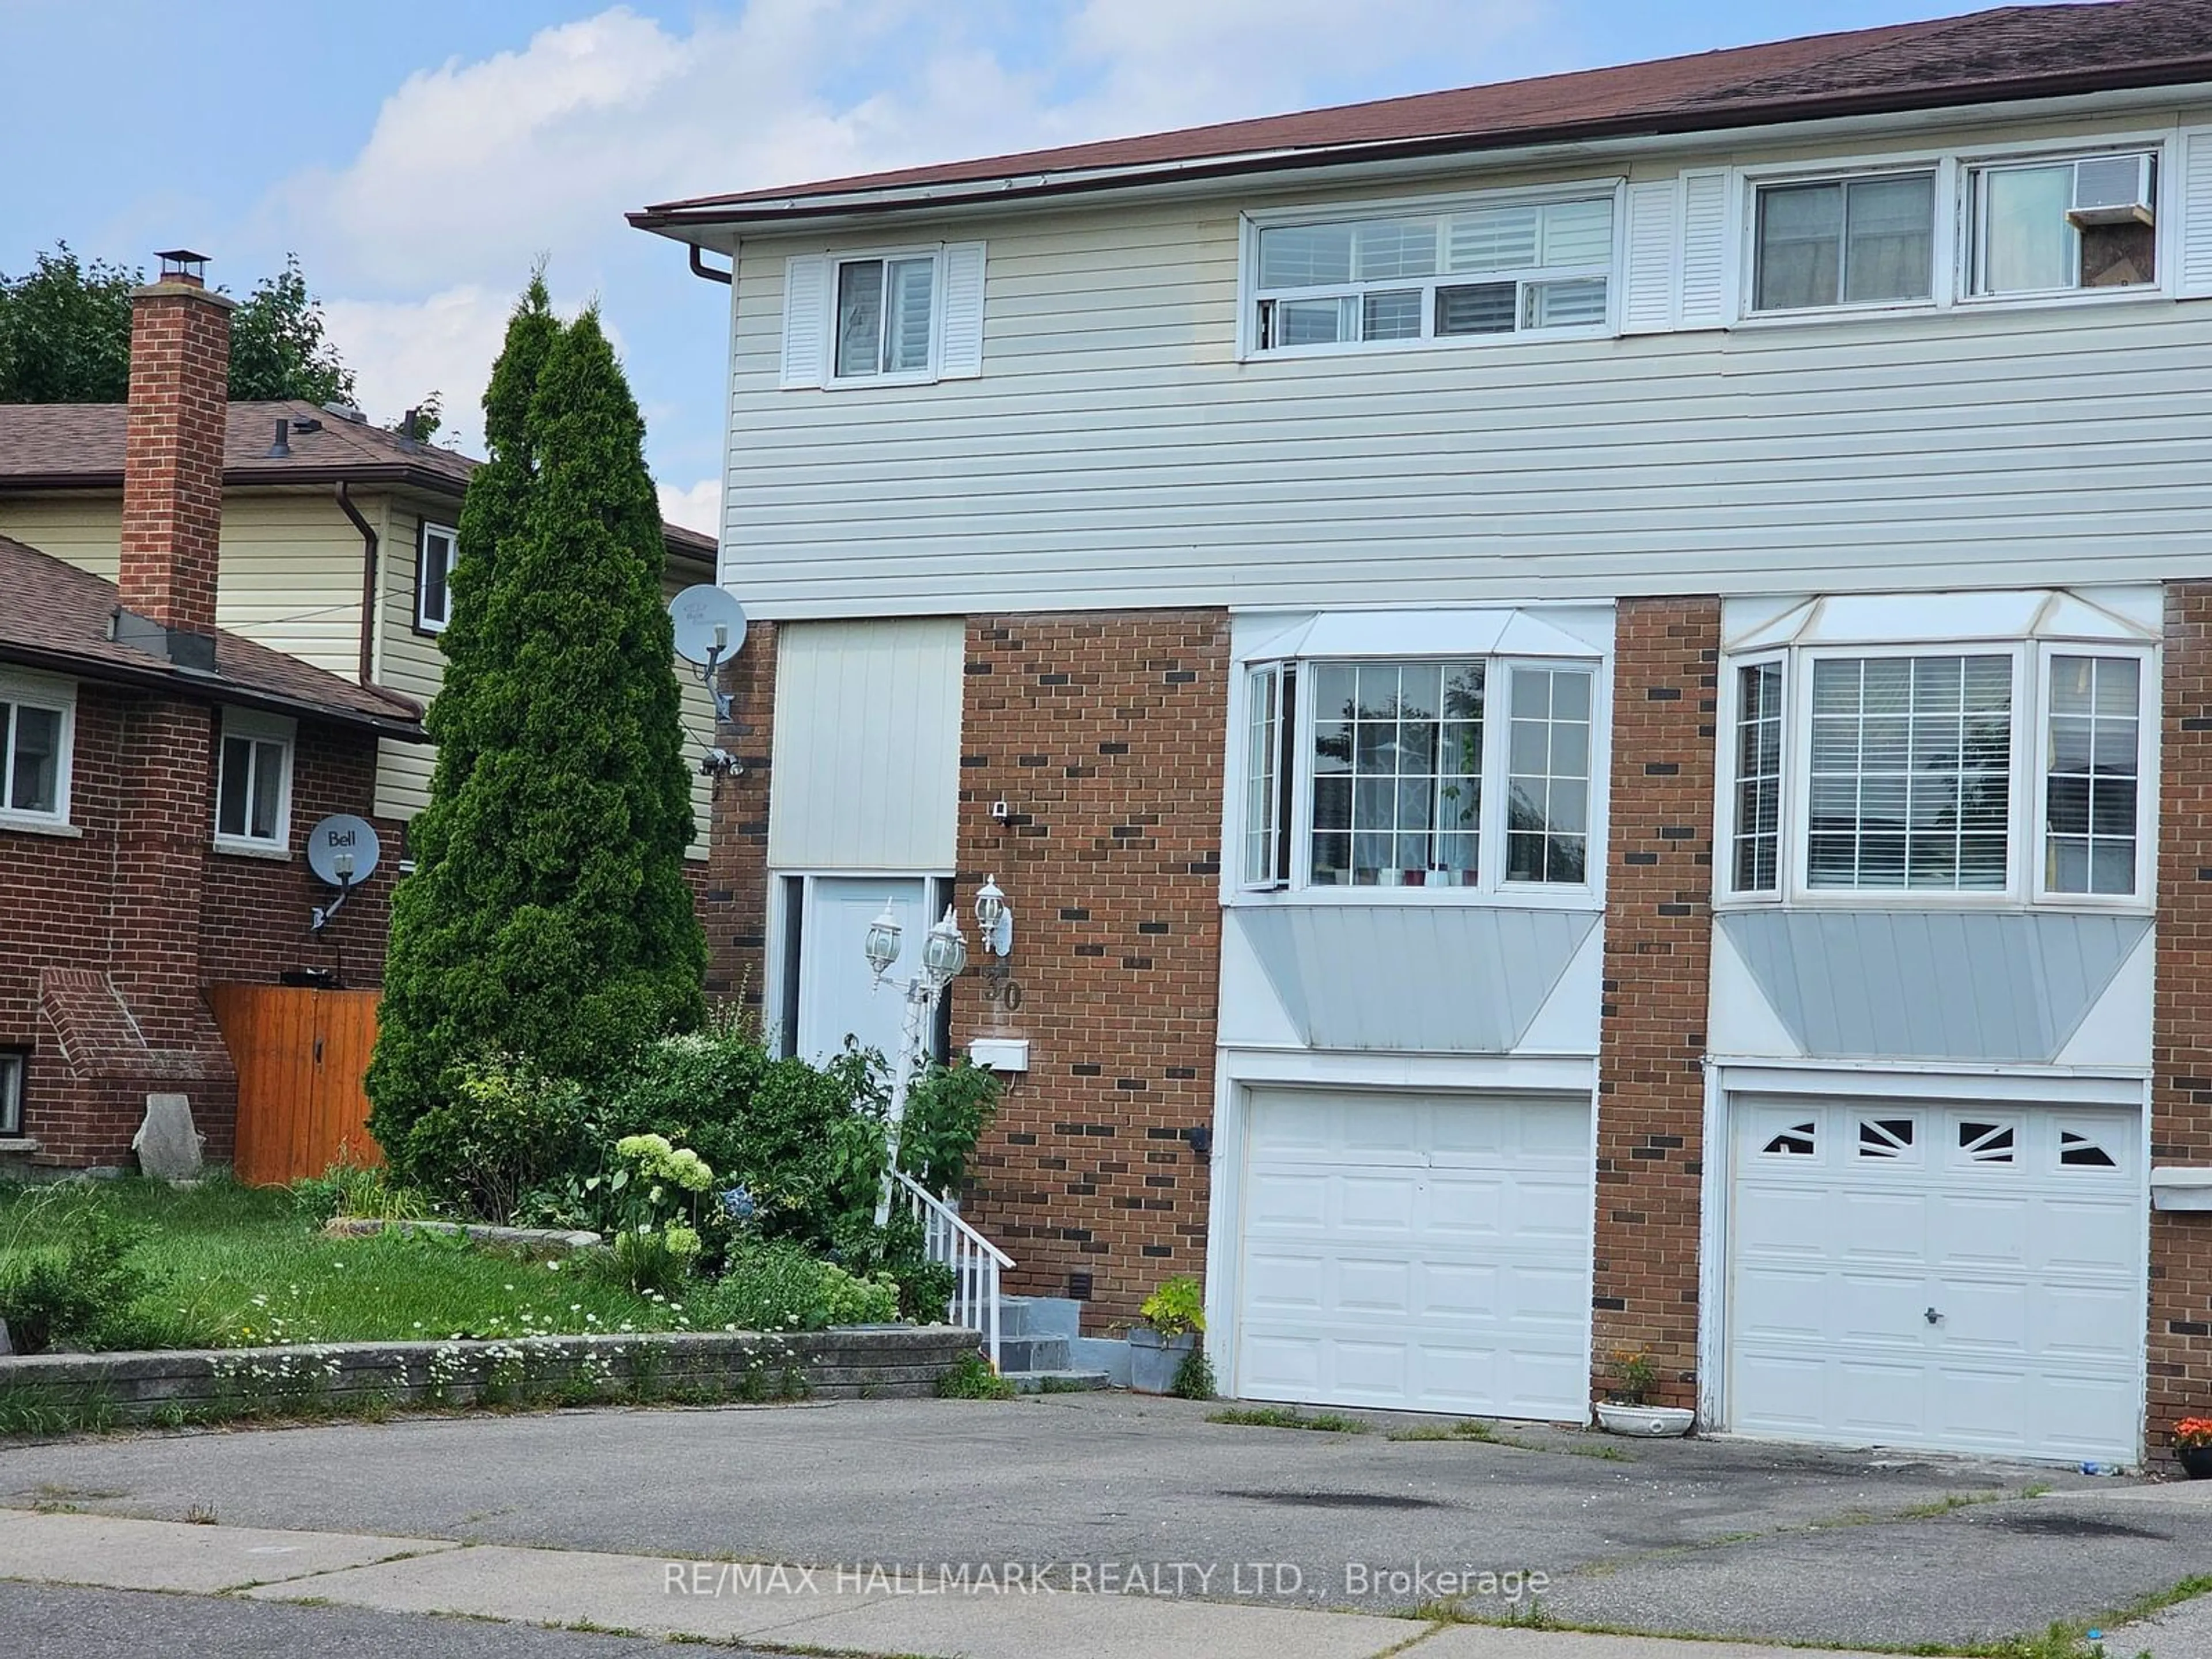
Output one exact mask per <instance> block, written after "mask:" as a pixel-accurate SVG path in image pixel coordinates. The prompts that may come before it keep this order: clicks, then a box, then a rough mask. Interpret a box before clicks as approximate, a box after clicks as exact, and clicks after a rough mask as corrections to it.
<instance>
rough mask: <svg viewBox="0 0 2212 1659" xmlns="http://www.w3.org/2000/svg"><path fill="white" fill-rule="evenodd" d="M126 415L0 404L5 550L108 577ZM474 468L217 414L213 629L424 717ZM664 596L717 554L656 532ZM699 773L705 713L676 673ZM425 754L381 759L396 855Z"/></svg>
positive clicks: (288, 420) (354, 430) (386, 752)
mask: <svg viewBox="0 0 2212 1659" xmlns="http://www.w3.org/2000/svg"><path fill="white" fill-rule="evenodd" d="M124 459H125V458H124V410H123V407H122V406H121V405H120V404H13V405H9V404H0V535H7V536H12V537H15V538H16V539H18V540H20V541H24V542H27V543H29V544H31V545H33V546H34V547H38V548H41V549H43V550H46V552H49V553H52V554H53V555H55V556H57V557H59V558H63V559H66V560H68V561H69V562H70V563H72V564H76V565H80V566H82V568H85V569H87V570H89V571H91V572H93V573H94V574H96V575H100V576H104V577H106V578H108V579H109V580H113V579H114V577H115V574H116V570H117V560H118V549H119V547H120V544H121V520H122V511H123V480H124ZM476 467H477V462H476V461H475V460H474V459H471V458H470V457H468V456H465V455H461V454H458V453H454V452H453V451H452V450H448V449H441V448H438V447H436V446H435V445H433V444H430V443H428V442H424V441H420V440H417V439H415V438H412V437H410V436H408V435H406V432H405V431H404V430H403V431H398V432H392V431H386V429H384V428H381V427H376V426H372V425H370V424H368V422H367V421H366V420H365V419H364V418H363V417H362V415H361V413H360V411H359V410H353V409H349V408H347V407H344V406H343V405H333V406H331V407H327V408H326V407H321V406H319V405H316V404H309V403H305V402H300V401H296V400H295V401H290V402H278V403H236V404H231V405H230V407H229V418H228V428H227V431H226V434H225V438H224V445H223V459H222V490H223V519H222V582H221V585H220V587H219V590H218V592H217V593H216V620H217V622H218V623H221V625H222V627H224V628H225V629H229V630H230V631H232V632H233V633H235V634H238V635H242V636H243V637H245V638H246V639H249V640H253V641H257V642H258V643H260V644H262V645H265V646H268V647H271V648H272V649H274V650H277V651H281V652H283V653H286V654H287V655H289V656H292V657H296V658H298V659H300V660H301V661H302V662H305V663H310V664H313V665H314V666H316V667H318V668H322V669H325V670H327V671H330V672H331V673H333V674H337V675H340V676H343V678H347V679H349V680H352V681H353V682H355V683H356V684H358V685H362V686H372V687H377V688H380V689H382V690H390V691H396V692H398V693H399V694H400V695H401V696H406V697H411V698H413V699H414V700H416V702H421V703H423V704H426V705H427V704H428V702H429V701H430V700H431V699H432V698H433V697H435V696H437V694H438V687H439V685H440V684H441V683H442V681H443V679H444V678H445V665H446V664H445V658H444V656H443V655H442V654H441V653H440V651H439V649H438V635H439V634H440V633H441V632H442V631H443V630H444V629H445V626H446V618H447V614H448V610H449V606H450V604H451V596H450V594H449V592H448V590H447V581H446V579H447V575H448V574H449V573H450V572H451V570H452V569H453V558H454V553H455V544H456V528H455V527H456V526H457V525H458V524H459V520H460V510H461V496H462V493H463V492H464V491H465V489H467V487H468V481H469V475H470V473H471V472H472V471H475V469H476ZM663 533H664V540H665V544H666V547H667V551H668V563H667V568H666V572H665V578H664V585H665V587H666V589H667V591H668V592H669V593H670V595H671V596H673V595H674V594H676V593H677V592H680V591H681V590H682V589H684V588H685V587H687V586H691V585H692V584H693V583H696V582H703V581H711V580H713V579H714V538H712V537H711V536H702V535H701V534H699V533H698V532H696V531H691V530H685V529H684V528H682V527H681V526H675V525H670V526H666V527H665V531H664V532H663ZM683 684H684V725H685V727H686V730H687V732H688V733H689V734H690V737H691V739H692V741H691V743H690V745H689V746H690V749H691V750H692V751H693V758H694V759H695V760H696V759H700V758H703V757H704V755H705V751H706V750H708V748H709V747H711V746H712V745H713V732H714V702H713V699H712V698H711V697H710V696H708V692H707V690H706V688H705V686H704V685H703V684H701V683H700V682H699V681H698V680H697V679H696V678H693V677H691V676H690V675H686V677H685V678H684V682H683ZM436 760H437V750H435V748H433V747H430V746H428V745H427V744H420V743H403V742H397V741H394V742H387V743H386V744H383V745H381V748H380V753H379V757H378V761H377V775H376V795H375V802H374V823H376V825H377V827H378V829H379V830H380V832H382V833H383V834H384V835H385V836H386V839H387V840H388V841H389V842H391V845H392V848H393V852H394V855H395V857H398V856H400V855H402V854H404V840H405V834H406V825H407V822H408V820H409V819H410V818H412V817H414V816H415V814H416V812H418V811H421V810H422V805H423V804H424V803H425V802H426V801H427V800H428V799H429V793H430V774H431V770H432V769H433V768H434V767H435V764H436ZM692 797H693V808H694V811H696V814H697V817H698V823H699V829H698V838H697V840H696V842H695V843H694V845H693V848H692V858H693V860H694V865H693V871H694V884H695V887H703V884H704V881H705V876H706V857H707V825H708V818H709V817H710V815H711V813H712V811H713V806H714V778H713V777H712V776H711V775H708V774H707V773H704V772H702V773H701V774H700V775H698V776H697V778H696V780H695V782H694V787H693V792H692Z"/></svg>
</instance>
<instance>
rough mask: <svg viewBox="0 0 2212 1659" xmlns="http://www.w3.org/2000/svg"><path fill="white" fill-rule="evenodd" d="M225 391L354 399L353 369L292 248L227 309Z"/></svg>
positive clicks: (318, 400) (237, 395) (320, 400)
mask: <svg viewBox="0 0 2212 1659" xmlns="http://www.w3.org/2000/svg"><path fill="white" fill-rule="evenodd" d="M230 395H231V397H232V398H234V399H246V398H251V399H254V400H257V401H258V400H274V399H276V398H306V399H307V401H308V402H309V403H312V404H328V403H348V404H349V403H351V402H352V401H353V371H352V370H351V369H349V368H347V367H346V366H345V364H344V362H342V361H341V360H340V358H339V356H338V352H337V347H336V346H334V345H332V344H331V343H330V341H329V339H328V338H327V337H325V334H324V331H323V302H322V301H320V300H318V299H316V298H315V296H314V295H312V294H310V293H308V292H307V278H306V277H305V276H301V274H300V256H299V255H297V254H296V253H288V254H286V255H285V256H284V269H283V270H280V271H278V272H277V273H276V275H275V276H264V277H263V278H262V279H261V280H260V281H259V282H258V283H255V284H254V285H253V292H252V293H251V294H249V295H246V298H245V299H243V300H242V301H240V302H239V307H238V309H237V310H236V311H234V312H233V313H231V318H230Z"/></svg>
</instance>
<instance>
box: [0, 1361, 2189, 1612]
mask: <svg viewBox="0 0 2212 1659" xmlns="http://www.w3.org/2000/svg"><path fill="white" fill-rule="evenodd" d="M1207 1409H1208V1408H1206V1407H1198V1406H1193V1405H1190V1404H1188V1403H1186V1402H1182V1401H1153V1400H1145V1399H1139V1398H1137V1397H1134V1396H1130V1395H1048V1396H1044V1397H1042V1398H1040V1399H1031V1400H1025V1401H1009V1402H978V1401H853V1402H845V1403H840V1404H825V1405H819V1406H786V1407H756V1408H732V1409H722V1410H712V1411H591V1412H565V1413H550V1414H542V1415H530V1416H516V1417H509V1418H487V1417H482V1416H477V1417H467V1418H455V1419H424V1418H410V1419H404V1420H401V1421H397V1422H393V1423H389V1424H384V1425H351V1424H349V1425H328V1426H318V1427H311V1428H301V1429H277V1430H251V1431H231V1432H202V1433H192V1434H170V1435H155V1434H144V1435H132V1436H127V1437H107V1438H91V1439H83V1440H77V1441H71V1442H67V1443H37V1444H21V1443H19V1444H16V1445H13V1446H9V1447H5V1448H0V1506H15V1507H19V1508H20V1507H30V1506H33V1505H41V1504H43V1505H48V1506H64V1507H73V1508H78V1509H82V1510H90V1511H94V1512H105V1513H111V1514H117V1515H129V1516H146V1517H151V1518H161V1519H181V1518H185V1517H187V1516H199V1517H200V1518H207V1517H208V1516H210V1515H211V1516H213V1517H215V1518H216V1519H218V1520H220V1521H221V1522H222V1523H224V1524H227V1525H233V1526H252V1527H271V1528H307V1529H313V1530H343V1531H349V1532H370V1533H389V1534H410V1535H416V1536H429V1537H449V1538H457V1539H465V1540H468V1541H477V1542H483V1543H501V1544H523V1545H535V1546H541V1547H554V1548H573V1549H596V1550H605V1551H612V1552H625V1553H637V1554H652V1555H660V1554H665V1555H668V1556H671V1557H683V1558H691V1559H715V1558H721V1559H736V1560H743V1561H754V1562H790V1563H802V1562H803V1563H811V1564H819V1565H823V1566H827V1567H831V1568H835V1567H836V1566H837V1565H853V1564H860V1565H882V1566H884V1567H885V1568H895V1567H899V1566H903V1567H905V1568H906V1569H907V1570H908V1571H913V1570H914V1569H915V1567H917V1566H921V1567H924V1568H927V1569H928V1570H931V1571H935V1570H936V1569H937V1568H939V1566H940V1565H943V1564H954V1565H968V1566H969V1567H971V1568H981V1567H983V1566H985V1565H990V1566H993V1567H994V1568H995V1569H997V1570H999V1571H1004V1570H1005V1569H1006V1567H1007V1566H1008V1565H1015V1566H1018V1567H1020V1568H1022V1569H1024V1570H1025V1571H1036V1569H1038V1568H1040V1567H1042V1566H1045V1565H1052V1566H1053V1567H1054V1571H1055V1573H1056V1575H1057V1577H1059V1579H1060V1582H1061V1583H1070V1582H1078V1584H1079V1587H1082V1586H1081V1584H1080V1583H1079V1581H1077V1580H1076V1579H1075V1575H1077V1574H1078V1573H1079V1572H1084V1571H1087V1572H1088V1574H1089V1575H1090V1580H1091V1582H1090V1584H1089V1587H1090V1588H1096V1589H1113V1588H1122V1587H1130V1586H1132V1585H1133V1586H1136V1587H1141V1588H1142V1589H1146V1590H1147V1591H1150V1592H1153V1593H1169V1594H1176V1593H1180V1594H1182V1595H1203V1596H1206V1597H1209V1598H1212V1599H1217V1600H1247V1601H1275V1602H1278V1603H1288V1604H1296V1605H1304V1606H1320V1607H1365V1608H1368V1609H1370V1610H1376V1611H1392V1612H1402V1611H1410V1610H1411V1609H1412V1608H1413V1607H1414V1606H1416V1605H1418V1604H1420V1603H1423V1602H1431V1601H1437V1600H1443V1599H1449V1597H1450V1595H1452V1594H1453V1593H1455V1592H1461V1591H1469V1592H1472V1593H1471V1594H1469V1595H1468V1599H1467V1601H1466V1606H1467V1607H1468V1610H1469V1611H1471V1612H1474V1613H1481V1614H1486V1615H1489V1616H1503V1615H1504V1613H1507V1611H1508V1610H1509V1605H1510V1604H1509V1602H1508V1601H1507V1599H1506V1597H1507V1593H1508V1592H1509V1591H1510V1590H1511V1589H1513V1588H1515V1586H1516V1583H1518V1584H1519V1585H1520V1586H1521V1587H1522V1595H1523V1597H1524V1600H1523V1602H1522V1606H1523V1607H1525V1606H1526V1605H1527V1601H1526V1599H1525V1598H1526V1596H1527V1594H1528V1589H1527V1587H1528V1586H1529V1585H1532V1584H1534V1583H1536V1582H1537V1581H1535V1580H1534V1579H1533V1578H1531V1577H1522V1579H1520V1580H1517V1581H1516V1579H1514V1578H1513V1577H1510V1575H1512V1574H1516V1573H1518V1574H1522V1575H1533V1574H1538V1573H1541V1574H1542V1575H1543V1580H1542V1582H1541V1602H1542V1605H1543V1607H1545V1609H1546V1610H1547V1612H1548V1613H1550V1614H1552V1615H1553V1617H1555V1618H1557V1619H1559V1620H1568V1621H1574V1622H1581V1623H1589V1624H1595V1625H1602V1626H1613V1627H1617V1628H1621V1629H1628V1630H1640V1631H1652V1632H1684V1633H1692V1632H1693V1633H1698V1634H1703V1635H1714V1636H1735V1637H1742V1638H1764V1639H1770V1640H1788V1641H1796V1642H1813V1643H1831V1644H1851V1645H1909V1644H1917V1643H1927V1642H1936V1643H1943V1644H1967V1643H1973V1642H1981V1641H1988V1640H1990V1639H1993V1638H2001V1637H2003V1636H2007V1635H2010V1634H2015V1633H2018V1632H2026V1631H2033V1630H2039V1629H2040V1628H2041V1627H2042V1626H2045V1625H2046V1624H2048V1623H2049V1622H2050V1621H2051V1620H2057V1619H2087V1618H2097V1617H2101V1616H2103V1615H2105V1614H2106V1613H2110V1612H2112V1611H2113V1610H2115V1609H2118V1608H2120V1607H2125V1606H2127V1605H2129V1604H2130V1603H2133V1602H2135V1601H2137V1600H2138V1599H2139V1598H2142V1597H2144V1596H2147V1595H2153V1594H2155V1593H2158V1592H2160V1591H2162V1590H2165V1589H2168V1588H2170V1587H2171V1586H2172V1585H2173V1584H2175V1583H2177V1582H2178V1581H2180V1580H2182V1579H2185V1578H2186V1577H2190V1576H2191V1575H2195V1574H2205V1573H2212V1482H2204V1483H2198V1484H2197V1485H2194V1486H2192V1485H2189V1484H2179V1485H2168V1486H2159V1485H2154V1484H2148V1483H2141V1482H2136V1481H2125V1480H2112V1479H2109V1478H2098V1477H2087V1476H2083V1475H2081V1474H2077V1473H2073V1472H2070V1471H2053V1470H2051V1469H2048V1468H2039V1467H2023V1466H2017V1465H2005V1464H1996V1463H1984V1462H1965V1461H1959V1460H1951V1459H1935V1458H1928V1457H1920V1456H1912V1455H1891V1454H1881V1453H1832V1452H1816V1451H1806V1450H1799V1449H1784V1448H1776V1447H1771V1446H1763V1445H1755V1444H1752V1443H1742V1442H1731V1441H1690V1442H1680V1443H1670V1442H1634V1443H1625V1442H1621V1441H1618V1440H1610V1439H1604V1438H1601V1437H1595V1436H1586V1435H1572V1434H1566V1433H1561V1432H1557V1431H1547V1430H1535V1429H1522V1428H1515V1427H1505V1428H1503V1429H1502V1430H1501V1432H1504V1433H1505V1434H1508V1435H1510V1436H1512V1437H1516V1438H1518V1439H1521V1440H1523V1441H1525V1442H1526V1443H1527V1445H1526V1446H1514V1445H1503V1444H1486V1443H1480V1442H1469V1441H1460V1440H1455V1441H1396V1442H1394V1441H1391V1440H1389V1439H1388V1438H1387V1437H1386V1435H1385V1431H1387V1430H1389V1429H1391V1428H1396V1427H1401V1426H1403V1425H1406V1424H1407V1423H1408V1422H1411V1421H1413V1420H1414V1419H1395V1418H1388V1417H1384V1416H1381V1415H1377V1416H1376V1417H1374V1418H1372V1419H1370V1421H1372V1422H1373V1423H1374V1425H1375V1431H1374V1432H1371V1433H1368V1434H1365V1435H1358V1436H1352V1435H1335V1434H1321V1433H1314V1432H1310V1431H1290V1430H1281V1429H1265V1428H1248V1427H1237V1426H1230V1425H1215V1424H1210V1423H1208V1422H1206V1420H1205V1419H1206V1411H1207ZM1600 1451H1603V1452H1606V1453H1608V1454H1611V1455H1609V1456H1599V1455H1591V1454H1593V1453H1596V1452H1600ZM1443 1573H1452V1574H1460V1575H1462V1577H1460V1578H1458V1579H1457V1580H1456V1581H1454V1580H1450V1579H1446V1578H1443V1577H1440V1576H1439V1575H1440V1574H1443ZM1485 1574H1489V1575H1493V1576H1494V1582H1492V1580H1490V1579H1486V1578H1485V1577H1484V1575H1485Z"/></svg>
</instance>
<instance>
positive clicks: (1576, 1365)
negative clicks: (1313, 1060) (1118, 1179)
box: [1236, 1089, 1592, 1422]
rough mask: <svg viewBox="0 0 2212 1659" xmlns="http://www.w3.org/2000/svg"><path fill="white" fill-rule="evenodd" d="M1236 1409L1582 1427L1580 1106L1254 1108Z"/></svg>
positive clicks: (1585, 1364)
mask: <svg viewBox="0 0 2212 1659" xmlns="http://www.w3.org/2000/svg"><path fill="white" fill-rule="evenodd" d="M1248 1123H1249V1128H1248V1131H1247V1142H1246V1152H1245V1160H1244V1183H1243V1202H1242V1206H1241V1209H1242V1214H1243V1223H1242V1226H1243V1238H1242V1249H1241V1261H1240V1267H1239V1272H1238V1275H1237V1332H1236V1349H1237V1372H1236V1386H1237V1393H1238V1394H1239V1395H1243V1396H1245V1397H1247V1398H1250V1399H1255V1400H1287V1401H1309V1402H1312V1403H1316V1404H1324V1405H1340V1406H1369V1407H1382V1408H1396V1409H1401V1410H1407V1411H1435V1412H1469V1413H1481V1414H1485V1415H1492V1416H1499V1417H1528V1418H1543V1419H1570V1420H1572V1421H1576V1422H1580V1421H1581V1420H1583V1419H1584V1418H1585V1417H1586V1416H1587V1415H1588V1413H1589V1308H1590V1222H1591V1201H1592V1199H1591V1184H1592V1183H1591V1163H1590V1159H1591V1150H1590V1127H1589V1126H1590V1120H1589V1103H1588V1102H1586V1101H1574V1100H1566V1101H1560V1100H1545V1099H1528V1098H1520V1097H1497V1096H1480V1095H1405V1094H1396V1093H1386V1092H1382V1091H1371V1092H1354V1091H1341V1090H1335V1091H1321V1090H1313V1091H1306V1090H1289V1089H1285V1090H1280V1091H1263V1092H1255V1094H1254V1095H1253V1097H1252V1100H1251V1105H1250V1111H1249V1118H1248Z"/></svg>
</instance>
